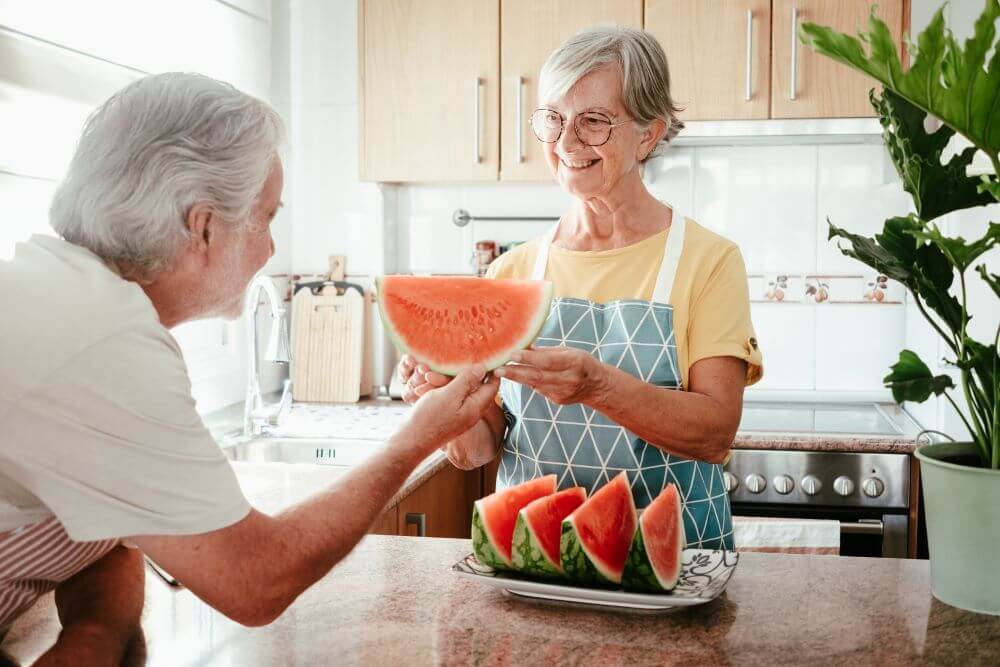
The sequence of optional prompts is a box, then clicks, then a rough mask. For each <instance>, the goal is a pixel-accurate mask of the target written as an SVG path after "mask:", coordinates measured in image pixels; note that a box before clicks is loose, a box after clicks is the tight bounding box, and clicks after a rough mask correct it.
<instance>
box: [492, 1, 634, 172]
mask: <svg viewBox="0 0 1000 667" xmlns="http://www.w3.org/2000/svg"><path fill="white" fill-rule="evenodd" d="M601 23H617V24H619V25H628V26H633V27H636V28H641V27H642V0H547V1H546V2H538V1H537V0H502V1H501V3H500V35H501V41H500V75H501V81H502V85H501V91H500V156H501V162H500V179H501V180H504V181H548V180H551V179H552V175H551V173H550V172H549V167H548V165H547V164H545V160H544V157H543V155H542V147H541V144H540V143H539V142H538V140H536V139H535V136H534V135H533V134H532V133H531V128H530V127H529V126H528V118H529V117H530V115H531V112H532V111H534V110H535V109H537V108H538V107H539V106H540V104H539V101H538V74H539V72H540V71H541V69H542V65H543V64H544V63H545V60H546V59H547V58H548V57H549V55H550V54H551V53H552V52H553V51H554V50H555V49H556V47H558V46H559V45H560V44H562V43H563V42H564V41H565V40H566V39H567V38H568V37H570V36H572V35H573V34H575V33H577V32H579V31H580V30H583V29H584V28H587V27H590V26H593V25H597V24H601Z"/></svg>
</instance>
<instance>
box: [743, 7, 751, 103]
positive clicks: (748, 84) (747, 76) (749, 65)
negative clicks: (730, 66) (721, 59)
mask: <svg viewBox="0 0 1000 667" xmlns="http://www.w3.org/2000/svg"><path fill="white" fill-rule="evenodd" d="M752 60H753V10H752V9H748V10H747V71H746V84H747V85H746V92H745V94H744V99H745V100H746V101H747V102H749V101H750V98H751V97H752V95H753V90H752V88H751V86H750V77H751V76H752V75H753V65H752Z"/></svg>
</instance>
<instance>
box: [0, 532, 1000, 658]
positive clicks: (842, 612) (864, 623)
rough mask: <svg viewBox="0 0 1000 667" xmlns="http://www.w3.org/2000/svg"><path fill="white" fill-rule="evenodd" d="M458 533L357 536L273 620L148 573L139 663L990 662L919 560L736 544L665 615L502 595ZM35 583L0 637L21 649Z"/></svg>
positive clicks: (44, 613) (990, 646) (994, 623)
mask: <svg viewBox="0 0 1000 667" xmlns="http://www.w3.org/2000/svg"><path fill="white" fill-rule="evenodd" d="M469 551H470V543H469V541H468V540H451V539H449V540H445V539H431V538H409V537H383V536H368V537H366V538H365V539H364V541H363V542H362V543H361V544H360V545H359V546H358V548H356V549H355V550H354V551H353V552H352V553H351V555H350V556H349V557H348V558H347V559H346V560H345V561H344V562H342V563H341V564H340V565H339V566H338V567H337V568H335V569H334V570H333V572H331V573H330V574H329V575H327V576H326V577H325V578H324V579H322V580H321V581H320V582H318V583H317V584H316V585H315V586H313V587H312V588H311V589H310V590H308V591H306V592H305V593H304V594H303V595H302V596H301V597H300V598H299V599H298V600H297V601H296V602H295V603H294V604H293V605H292V606H291V607H290V608H289V609H288V610H287V611H286V612H285V613H284V614H283V615H282V616H281V618H279V619H278V620H277V621H276V622H275V623H273V624H271V625H270V626H267V627H264V628H258V629H246V628H243V627H240V626H239V625H237V624H235V623H233V622H232V621H230V620H228V619H226V618H225V617H223V616H222V615H220V614H218V613H216V612H215V611H213V610H212V609H210V608H208V607H207V606H206V605H205V604H204V603H202V602H201V601H200V600H198V599H197V598H196V597H194V596H193V595H192V594H191V593H190V592H188V591H186V590H183V589H181V590H175V589H171V588H169V587H168V586H166V585H165V584H164V583H163V582H162V581H160V580H159V579H158V578H156V577H154V576H149V577H147V580H146V596H147V597H146V600H147V601H146V611H145V614H144V622H143V627H144V630H145V635H146V642H147V651H148V658H149V663H148V664H150V665H194V664H197V665H205V666H209V665H245V666H247V667H251V666H253V665H318V664H360V665H387V664H399V665H430V664H435V665H468V664H489V665H495V664H510V665H523V664H540V663H541V664H554V665H560V664H572V665H587V664H595V665H624V664H627V665H654V664H655V665H663V664H713V665H714V664H738V665H763V664H767V665H773V664H795V665H813V664H865V665H867V664H878V665H915V664H940V665H953V664H964V665H972V664H996V661H997V659H998V656H1000V617H994V616H982V615H976V614H972V613H969V612H963V611H960V610H958V609H955V608H953V607H949V606H947V605H945V604H942V603H940V602H938V601H937V600H935V599H933V598H932V597H931V593H930V584H929V564H928V562H927V561H917V560H897V559H888V558H887V559H867V558H841V557H835V556H799V555H796V556H792V555H780V554H756V553H744V554H742V555H741V556H740V564H739V568H738V570H737V572H736V575H735V577H734V578H733V580H732V582H731V583H730V585H729V589H728V591H727V592H726V593H725V594H724V595H723V596H722V597H721V598H719V599H717V600H715V601H713V602H711V603H709V604H706V605H703V606H701V607H695V608H690V609H686V610H685V609H682V610H678V611H675V612H671V613H648V612H645V613H638V612H632V613H629V612H623V611H612V610H601V609H597V608H587V607H580V606H571V605H566V604H561V603H541V602H530V601H525V600H519V599H514V598H511V597H508V596H506V595H504V594H503V593H501V592H500V591H498V590H495V589H492V588H488V587H486V586H484V585H482V584H480V583H479V582H476V581H472V580H468V579H465V578H462V577H460V576H458V575H456V574H454V573H452V572H450V571H449V570H450V567H451V565H452V564H453V563H455V562H456V561H457V560H459V559H460V558H462V557H463V556H465V555H466V554H467V553H469ZM57 633H58V624H57V622H56V620H55V614H54V610H53V608H52V596H51V595H48V596H46V597H45V598H43V600H42V601H41V603H40V604H38V605H36V606H35V608H34V609H32V610H31V611H30V612H29V613H28V614H27V615H26V616H25V617H22V618H21V619H19V620H18V622H17V623H16V624H15V625H14V627H13V628H12V630H11V634H10V636H9V637H8V642H7V644H6V645H5V649H6V650H8V651H10V652H11V653H12V654H13V655H14V656H15V657H17V658H19V659H21V660H22V661H25V662H27V661H30V660H31V659H33V658H34V657H35V656H37V655H39V654H40V653H41V652H42V651H43V650H44V649H45V647H47V646H48V645H50V643H51V642H52V641H54V640H55V637H56V635H57Z"/></svg>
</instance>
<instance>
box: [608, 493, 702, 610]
mask: <svg viewBox="0 0 1000 667" xmlns="http://www.w3.org/2000/svg"><path fill="white" fill-rule="evenodd" d="M685 546H686V544H685V537H684V515H683V510H682V509H681V496H680V494H679V493H678V492H677V487H676V486H674V485H673V484H668V485H667V488H665V489H664V490H663V491H661V492H660V495H659V496H657V498H656V500H654V501H653V502H651V503H650V504H649V506H648V507H647V508H646V509H644V510H643V511H642V516H641V517H640V518H639V530H638V531H636V533H635V539H634V540H632V548H631V550H630V551H629V555H628V560H627V561H626V563H625V573H624V575H623V576H622V585H623V586H624V587H625V588H634V589H637V590H650V591H669V590H673V588H674V586H676V585H677V579H678V577H679V576H680V574H681V553H682V552H683V551H684V547H685Z"/></svg>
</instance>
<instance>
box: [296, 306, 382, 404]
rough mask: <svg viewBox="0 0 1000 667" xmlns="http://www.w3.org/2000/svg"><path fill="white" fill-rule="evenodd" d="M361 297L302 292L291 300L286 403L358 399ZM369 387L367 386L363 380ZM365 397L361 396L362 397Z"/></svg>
mask: <svg viewBox="0 0 1000 667" xmlns="http://www.w3.org/2000/svg"><path fill="white" fill-rule="evenodd" d="M368 301H369V300H368V298H367V295H365V294H363V293H362V292H361V290H360V289H345V290H344V293H343V294H337V293H336V290H335V288H334V287H326V288H325V290H324V291H322V292H319V293H317V292H315V291H314V290H313V289H310V288H304V289H300V290H299V291H297V292H296V293H295V296H294V297H293V298H292V367H291V375H292V398H293V399H294V400H296V401H309V402H316V403H344V402H348V403H350V402H355V401H357V400H358V399H359V398H360V397H361V393H362V391H361V388H362V382H363V375H364V372H363V371H364V367H365V363H364V358H365V353H366V349H365V348H366V344H365V338H366V336H365V326H366V324H369V326H370V322H366V320H369V319H370V317H369V314H368V312H367V311H368V310H369V303H368ZM369 384H371V382H370V380H369ZM366 393H367V392H366Z"/></svg>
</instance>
